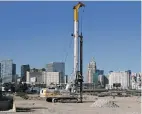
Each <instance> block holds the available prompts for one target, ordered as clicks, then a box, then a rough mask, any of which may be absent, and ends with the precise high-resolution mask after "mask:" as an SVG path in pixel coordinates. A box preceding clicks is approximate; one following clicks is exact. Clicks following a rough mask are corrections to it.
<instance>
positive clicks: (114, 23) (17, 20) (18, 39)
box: [0, 1, 141, 75]
mask: <svg viewBox="0 0 142 114" xmlns="http://www.w3.org/2000/svg"><path fill="white" fill-rule="evenodd" d="M84 3H85V4H86V7H85V8H82V9H80V10H79V19H80V20H81V17H82V32H83V37H84V42H83V46H84V47H83V70H84V75H86V72H87V64H88V63H89V62H90V61H91V59H92V57H94V58H95V61H96V64H97V68H98V69H102V70H104V71H105V73H106V74H107V73H108V72H109V71H110V70H113V71H125V70H129V69H130V70H132V72H140V63H141V62H140V59H141V55H140V54H141V50H140V46H141V43H140V41H141V37H140V36H141V33H140V32H141V28H140V24H141V23H140V16H141V12H140V11H141V9H140V7H141V3H140V2H97V1H96V2H95V1H93V2H87V1H86V2H84ZM76 4H77V2H73V1H72V2H65V1H64V2H48V1H46V2H0V59H1V60H3V59H13V61H14V63H16V64H17V73H18V74H19V73H20V66H21V65H22V64H30V65H31V67H32V68H33V67H35V68H42V67H45V65H46V64H47V63H49V62H53V61H56V62H58V61H59V62H60V61H63V62H65V64H66V74H68V75H70V74H71V73H72V70H73V37H72V36H71V33H73V25H74V24H73V6H74V5H76ZM83 10H84V12H83ZM80 25H81V24H80ZM80 28H81V27H80ZM66 56H67V59H66V60H65V57H66Z"/></svg>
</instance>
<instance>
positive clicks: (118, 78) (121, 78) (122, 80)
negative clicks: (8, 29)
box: [109, 71, 130, 89]
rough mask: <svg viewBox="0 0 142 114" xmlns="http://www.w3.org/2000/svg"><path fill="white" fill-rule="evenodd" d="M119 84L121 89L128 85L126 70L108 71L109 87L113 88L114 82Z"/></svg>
mask: <svg viewBox="0 0 142 114" xmlns="http://www.w3.org/2000/svg"><path fill="white" fill-rule="evenodd" d="M116 83H117V84H121V88H122V89H128V88H129V87H130V74H129V72H127V71H121V72H110V73H109V89H112V88H114V87H113V85H114V84H116Z"/></svg>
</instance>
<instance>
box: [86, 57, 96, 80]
mask: <svg viewBox="0 0 142 114" xmlns="http://www.w3.org/2000/svg"><path fill="white" fill-rule="evenodd" d="M96 69H97V67H96V62H95V59H94V57H93V58H92V60H91V62H90V63H89V64H88V73H87V77H88V83H93V75H94V73H95V72H96Z"/></svg>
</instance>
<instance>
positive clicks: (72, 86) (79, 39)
mask: <svg viewBox="0 0 142 114" xmlns="http://www.w3.org/2000/svg"><path fill="white" fill-rule="evenodd" d="M81 7H85V5H84V4H83V3H81V2H79V3H78V4H77V5H75V6H74V7H73V10H74V33H73V34H71V36H73V38H74V70H73V80H72V81H71V82H69V83H68V84H67V85H66V88H65V90H64V92H69V91H70V95H67V96H63V94H60V96H58V95H55V96H48V97H47V99H46V101H52V102H57V101H61V102H63V101H65V100H75V99H76V100H77V102H81V103H82V88H83V87H82V83H83V75H82V74H83V73H82V72H83V68H82V67H83V35H82V31H81V34H80V35H79V8H81ZM79 44H80V48H79ZM79 49H80V50H79ZM79 57H80V61H79ZM79 63H80V65H79ZM79 67H80V68H79ZM78 87H79V88H80V89H79V93H80V94H79V95H78ZM60 93H63V91H62V92H61V91H60ZM76 95H77V97H76ZM78 96H79V97H78Z"/></svg>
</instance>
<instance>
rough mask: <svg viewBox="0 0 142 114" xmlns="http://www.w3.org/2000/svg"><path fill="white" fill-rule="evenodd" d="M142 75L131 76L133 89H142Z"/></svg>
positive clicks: (133, 74) (134, 74)
mask: <svg viewBox="0 0 142 114" xmlns="http://www.w3.org/2000/svg"><path fill="white" fill-rule="evenodd" d="M141 79H142V73H132V75H131V85H132V89H136V90H140V89H141V85H142V82H141Z"/></svg>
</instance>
